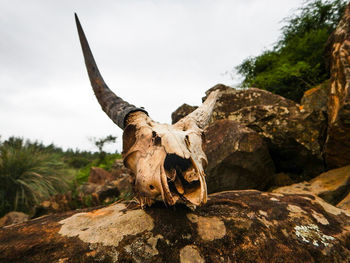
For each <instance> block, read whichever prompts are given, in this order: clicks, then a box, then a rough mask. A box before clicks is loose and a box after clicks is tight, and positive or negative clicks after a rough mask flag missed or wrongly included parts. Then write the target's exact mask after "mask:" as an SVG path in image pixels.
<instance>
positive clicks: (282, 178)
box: [271, 173, 294, 188]
mask: <svg viewBox="0 0 350 263" xmlns="http://www.w3.org/2000/svg"><path fill="white" fill-rule="evenodd" d="M293 183H294V182H293V180H292V179H291V178H290V176H289V175H288V174H285V173H277V174H275V175H274V176H273V179H272V182H271V187H274V188H276V187H281V186H287V185H291V184H293Z"/></svg>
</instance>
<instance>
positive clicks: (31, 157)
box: [0, 137, 72, 214]
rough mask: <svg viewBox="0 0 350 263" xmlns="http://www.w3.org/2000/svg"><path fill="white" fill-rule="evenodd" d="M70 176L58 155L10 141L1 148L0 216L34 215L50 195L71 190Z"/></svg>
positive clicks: (40, 148) (16, 141)
mask: <svg viewBox="0 0 350 263" xmlns="http://www.w3.org/2000/svg"><path fill="white" fill-rule="evenodd" d="M71 179H72V175H71V173H70V172H69V171H68V170H67V169H66V166H65V165H64V163H63V162H62V161H61V158H60V156H59V155H58V154H55V153H52V152H51V153H50V152H49V151H47V150H45V149H43V148H42V147H38V146H37V144H36V143H30V142H29V141H26V142H24V141H23V139H20V138H13V137H12V138H10V139H9V140H7V141H5V142H4V143H2V144H0V182H1V184H0V214H5V213H7V212H9V211H13V210H16V211H23V212H27V213H28V212H31V209H32V208H33V206H34V205H36V204H39V203H40V202H41V201H43V200H45V199H48V198H49V197H50V195H53V194H56V193H60V192H64V191H66V190H68V189H69V185H68V182H69V181H70V180H71Z"/></svg>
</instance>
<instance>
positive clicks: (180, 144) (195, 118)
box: [75, 16, 219, 207]
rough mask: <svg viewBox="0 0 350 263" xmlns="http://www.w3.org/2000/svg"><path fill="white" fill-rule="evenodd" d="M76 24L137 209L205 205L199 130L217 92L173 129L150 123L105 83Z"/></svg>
mask: <svg viewBox="0 0 350 263" xmlns="http://www.w3.org/2000/svg"><path fill="white" fill-rule="evenodd" d="M75 18H76V24H77V29H78V34H79V38H80V43H81V46H82V50H83V54H84V59H85V64H86V68H87V71H88V74H89V78H90V82H91V85H92V88H93V90H94V93H95V95H96V97H97V100H98V102H99V103H100V105H101V107H102V110H103V111H105V112H106V114H107V115H108V116H109V117H110V118H111V119H112V121H114V122H115V123H116V124H117V125H118V126H119V127H120V128H122V129H123V130H124V133H123V158H124V164H125V166H127V167H128V168H130V169H131V170H132V171H133V172H134V174H135V191H136V196H137V198H138V200H139V201H140V204H141V206H144V205H151V204H152V203H153V202H154V201H155V200H157V199H162V200H163V201H164V202H165V203H166V204H168V205H174V204H175V203H176V202H177V201H178V200H182V201H184V202H185V203H186V204H187V205H189V206H191V207H192V206H199V205H202V204H204V203H206V201H207V185H206V182H205V174H204V168H205V166H206V165H207V158H206V156H205V153H204V152H203V149H202V143H203V142H202V138H203V131H202V129H203V128H204V127H205V126H206V125H207V124H208V122H209V119H210V116H211V114H212V111H213V108H214V105H215V102H216V100H217V98H218V96H219V91H213V92H212V93H211V94H210V95H209V96H208V98H207V99H206V101H205V102H204V103H203V104H202V105H201V106H200V107H199V108H197V109H196V110H195V111H194V112H192V113H191V114H189V115H188V116H186V117H184V118H183V119H181V120H179V121H178V122H177V123H175V124H173V125H169V124H160V123H158V122H155V121H153V120H152V119H151V118H150V117H149V116H148V114H147V112H146V111H145V110H144V109H142V108H137V107H135V106H134V105H131V104H129V103H128V102H126V101H124V100H123V99H121V98H120V97H118V96H117V95H116V94H114V93H113V92H112V91H111V90H110V89H109V88H108V86H107V85H106V83H105V82H104V80H103V78H102V76H101V74H100V72H99V70H98V68H97V65H96V62H95V60H94V58H93V55H92V52H91V50H90V47H89V44H88V42H87V40H86V37H85V34H84V32H83V29H82V27H81V25H80V22H79V19H78V17H77V16H75Z"/></svg>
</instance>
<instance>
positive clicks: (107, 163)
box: [76, 153, 122, 184]
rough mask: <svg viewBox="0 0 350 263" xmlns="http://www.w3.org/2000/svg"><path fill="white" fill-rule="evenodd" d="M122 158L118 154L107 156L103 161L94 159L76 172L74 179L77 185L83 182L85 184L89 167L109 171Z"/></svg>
mask: <svg viewBox="0 0 350 263" xmlns="http://www.w3.org/2000/svg"><path fill="white" fill-rule="evenodd" d="M121 158H122V156H121V155H120V154H119V153H115V154H107V155H106V156H105V157H104V159H103V160H101V159H100V158H97V159H95V160H94V161H92V162H91V163H89V164H88V165H86V166H85V167H83V168H81V169H80V170H79V172H78V175H77V177H76V180H77V183H78V184H82V183H84V182H87V180H88V179H89V175H90V169H91V167H100V168H103V169H105V170H107V171H110V170H111V169H112V166H113V164H114V162H115V160H116V159H121Z"/></svg>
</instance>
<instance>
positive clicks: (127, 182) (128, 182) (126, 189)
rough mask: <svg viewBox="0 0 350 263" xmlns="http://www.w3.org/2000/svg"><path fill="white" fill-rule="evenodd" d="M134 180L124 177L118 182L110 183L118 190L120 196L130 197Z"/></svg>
mask: <svg viewBox="0 0 350 263" xmlns="http://www.w3.org/2000/svg"><path fill="white" fill-rule="evenodd" d="M134 181H135V180H134V178H133V177H131V176H124V177H122V178H119V179H118V180H115V181H113V182H112V183H113V184H114V185H115V187H116V188H117V189H118V191H119V193H120V195H122V196H132V195H133V193H134V191H133V188H134Z"/></svg>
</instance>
